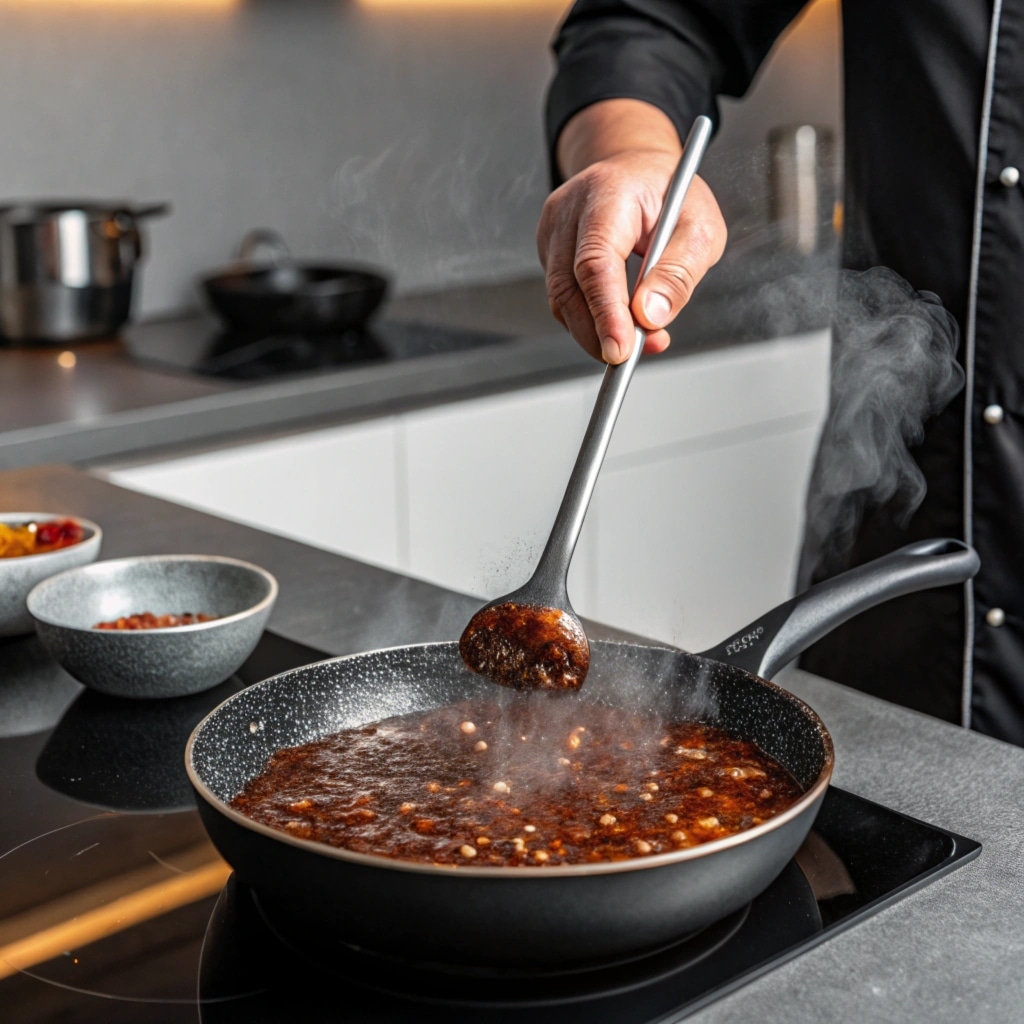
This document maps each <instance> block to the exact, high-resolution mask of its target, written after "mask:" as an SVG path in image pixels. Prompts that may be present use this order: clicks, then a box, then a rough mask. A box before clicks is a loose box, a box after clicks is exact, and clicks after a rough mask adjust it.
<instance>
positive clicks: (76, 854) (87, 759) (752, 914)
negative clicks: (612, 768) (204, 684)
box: [0, 634, 981, 1024]
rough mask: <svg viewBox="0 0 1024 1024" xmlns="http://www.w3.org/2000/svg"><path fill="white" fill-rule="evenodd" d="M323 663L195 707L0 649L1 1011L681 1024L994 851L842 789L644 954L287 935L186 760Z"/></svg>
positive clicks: (253, 670)
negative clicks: (549, 961)
mask: <svg viewBox="0 0 1024 1024" xmlns="http://www.w3.org/2000/svg"><path fill="white" fill-rule="evenodd" d="M322 657H324V655H322V654H321V653H320V652H317V651H314V650H312V649H310V648H307V647H302V646H300V645H298V644H293V643H291V642H290V641H287V640H284V639H282V638H280V637H276V636H274V635H272V634H265V635H264V638H263V640H262V641H261V642H260V645H259V647H258V648H257V650H256V651H255V652H254V654H253V655H252V657H251V658H250V659H249V661H248V662H247V663H246V664H245V665H244V666H243V667H242V669H241V670H240V671H239V673H238V675H237V676H236V677H234V678H232V679H231V680H229V681H228V682H226V683H224V684H222V685H221V686H219V687H217V688H216V689H214V690H211V691H209V692H207V693H205V694H201V695H198V696H195V697H189V698H181V699H178V700H167V701H153V702H134V701H121V700H114V699H112V698H106V697H102V696H101V695H99V694H95V693H92V692H90V691H85V690H83V689H82V688H81V687H80V686H79V685H78V684H77V683H75V682H74V681H73V680H71V679H70V678H69V677H68V676H66V675H65V674H64V673H63V672H62V671H61V670H60V669H59V668H57V666H55V665H54V664H53V663H52V662H51V661H49V659H48V657H47V656H46V655H45V653H44V652H43V651H42V649H41V648H40V647H39V645H38V643H37V641H36V640H35V638H26V639H21V640H15V641H4V642H0V668H2V671H0V793H2V794H3V808H4V813H3V815H0V1007H2V1009H0V1019H3V1020H11V1021H17V1022H19V1024H37V1022H38V1024H51V1022H55V1021H62V1022H63V1021H67V1022H76V1024H77V1022H81V1024H93V1022H95V1024H120V1022H136V1021H140V1022H142V1021H144V1022H158V1024H160V1022H167V1024H178V1022H196V1021H200V1022H221V1021H223V1022H243V1021H244V1022H246V1024H259V1022H266V1024H274V1022H278V1021H289V1022H290V1021H295V1020H303V1021H346V1022H351V1024H360V1022H364V1021H366V1022H369V1021H373V1022H388V1024H400V1022H406V1021H408V1022H413V1021H424V1020H440V1019H445V1020H455V1019H468V1020H487V1021H496V1022H499V1024H500V1022H502V1021H506V1020H507V1021H509V1022H511V1021H513V1020H516V1021H521V1020H523V1019H524V1014H529V1019H530V1021H531V1022H533V1024H546V1022H548V1021H551V1022H554V1021H558V1022H560V1024H573V1022H583V1021H587V1022H594V1024H600V1022H603V1021H609V1022H615V1024H634V1022H635V1024H653V1022H668V1021H674V1020H679V1019H682V1018H683V1017H685V1016H687V1015H688V1014H689V1013H692V1012H693V1011H694V1010H695V1009H697V1008H699V1007H701V1006H704V1005H706V1004H707V1003H709V1002H710V1001H712V1000H714V999H716V998H718V997H719V996H721V995H723V994H724V993H726V992H729V991H730V990H732V989H734V988H736V987H738V986H740V985H743V984H745V983H746V982H748V981H750V980H751V979H753V978H756V977H757V976H758V975H760V974H762V973H764V972H765V971H768V970H771V969H772V968H773V967H775V966H777V965H778V964H780V963H783V962H784V961H786V960H789V959H791V958H792V957H794V956H797V955H799V954H800V953H802V952H804V951H805V950H807V949H809V948H810V947H812V946H814V945H816V944H818V943H819V942H822V941H824V940H826V939H828V938H830V937H831V936H833V935H836V934H838V933H839V932H841V931H843V930H845V929H846V928H849V927H851V926H853V925H856V924H857V923H858V922H859V921H862V920H863V919H864V918H866V917H868V916H870V915H871V914H873V913H874V912H875V911H877V910H879V909H881V908H882V907H885V906H888V905H889V904H891V903H893V902H895V901H897V900H899V899H901V898H902V897H903V896H906V895H908V894H909V893H911V892H913V891H914V890H915V889H917V888H920V887H921V886H923V885H926V884H928V883H929V882H931V881H933V880H934V879H936V878H938V877H940V876H941V875H943V874H945V873H946V872H949V871H951V870H953V869H954V868H956V867H958V866H959V865H961V864H963V863H965V862H966V861H968V860H970V859H971V858H973V857H975V856H977V854H978V853H979V851H980V849H981V847H980V846H979V845H978V844H977V843H976V842H974V841H972V840H970V839H966V838H964V837H962V836H958V835H956V834H954V833H951V832H948V831H946V830H944V829H941V828H938V827H935V826H932V825H928V824H925V823H923V822H920V821H916V820H914V819H912V818H908V817H906V816H904V815H902V814H898V813H896V812H895V811H892V810H889V809H887V808H885V807H882V806H880V805H878V804H875V803H872V802H870V801H868V800H864V799H862V798H860V797H857V796H855V795H853V794H851V793H847V792H845V791H843V790H840V789H836V788H834V787H833V788H832V789H830V790H829V792H828V794H827V796H826V799H825V803H824V805H823V808H822V811H821V813H820V815H819V817H818V819H817V822H816V824H815V827H814V829H813V831H812V832H811V834H810V836H809V837H808V839H807V841H806V842H805V843H804V845H803V846H802V847H801V849H800V851H799V852H798V854H797V855H796V857H795V858H794V860H793V861H792V862H791V863H790V864H789V865H788V866H787V867H786V869H785V870H784V871H783V873H782V874H781V875H780V877H779V878H778V879H776V881H775V882H774V883H773V884H772V885H771V886H770V887H769V888H768V889H767V890H766V891H765V892H764V893H762V894H761V895H760V896H758V897H757V898H756V899H755V900H754V901H753V902H752V903H750V904H749V905H748V906H747V907H744V908H742V909H741V910H739V911H737V912H736V913H734V914H732V915H731V916H729V917H727V918H726V919H724V920H722V921H719V922H717V923H715V924H713V925H711V926H710V927H709V928H707V929H705V931H703V932H701V933H698V934H697V935H694V936H689V937H687V938H685V939H682V940H681V941H679V942H677V943H676V944H674V945H672V946H669V947H667V948H663V949H660V950H657V951H655V952H653V953H650V954H648V955H646V956H643V957H640V958H638V959H634V960H630V961H626V962H618V963H613V964H605V965H602V966H601V967H600V968H598V969H590V970H586V971H579V972H574V973H564V974H543V975H539V976H532V977H526V978H523V977H516V978H515V979H510V978H507V977H501V976H498V975H488V974H479V973H477V974H473V975H458V976H448V975H443V974H439V973H436V972H434V971H431V970H425V969H423V968H422V967H420V966H418V965H417V964H415V963H407V962H397V961H394V960H385V959H383V958H380V957H377V956H374V955H370V954H367V953H364V952H360V951H357V950H354V949H351V948H349V947H345V946H344V945H342V944H340V943H339V942H337V940H336V939H335V937H333V936H323V935H316V934H304V935H296V934H289V933H283V932H280V931H279V930H278V929H277V928H276V926H275V925H274V924H273V922H272V918H271V917H268V916H265V914H264V910H263V908H262V907H261V906H260V903H259V900H258V898H257V897H256V896H255V895H254V894H253V893H252V892H251V891H249V890H248V889H246V888H245V887H244V886H242V885H240V884H239V883H238V882H237V880H236V879H235V877H234V876H233V875H232V874H231V873H230V869H229V868H228V867H227V866H226V865H224V864H223V862H222V861H221V860H220V858H219V857H218V856H217V854H216V853H215V851H214V850H213V848H212V846H211V845H210V844H209V842H208V841H207V839H206V836H205V833H204V832H203V829H202V826H201V825H200V823H199V820H198V815H197V814H196V812H195V810H194V804H193V800H192V794H191V791H190V789H189V785H188V781H187V778H186V776H185V772H184V766H183V762H182V753H183V750H184V746H185V742H186V740H187V738H188V735H189V733H190V732H191V730H192V728H193V727H194V726H195V724H196V723H197V722H198V721H199V720H200V719H201V718H202V717H203V715H205V714H206V712H207V711H209V710H210V709H212V708H213V707H214V706H216V705H217V704H218V703H220V701H222V700H223V699H225V697H227V696H229V695H230V694H231V693H234V692H235V691H237V690H238V689H240V688H242V687H244V686H246V685H249V684H250V683H252V682H255V681H257V680H258V679H263V678H266V677H267V676H269V675H273V674H274V673H276V672H280V671H283V670H285V669H286V668H290V667H293V666H295V665H299V664H304V663H308V662H309V661H315V660H320V659H321V658H322Z"/></svg>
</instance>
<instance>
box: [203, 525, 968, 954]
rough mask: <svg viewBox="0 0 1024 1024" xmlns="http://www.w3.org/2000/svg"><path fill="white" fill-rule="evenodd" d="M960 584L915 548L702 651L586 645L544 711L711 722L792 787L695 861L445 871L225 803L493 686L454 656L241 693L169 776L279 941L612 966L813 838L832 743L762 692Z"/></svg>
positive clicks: (693, 854) (294, 677)
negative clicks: (337, 738) (358, 735)
mask: <svg viewBox="0 0 1024 1024" xmlns="http://www.w3.org/2000/svg"><path fill="white" fill-rule="evenodd" d="M977 569H978V557H977V555H976V554H975V552H974V551H973V550H972V549H971V548H970V547H968V546H967V545H965V544H963V543H961V542H959V541H955V540H931V541H922V542H918V543H915V544H912V545H909V546H908V547H905V548H902V549H900V550H899V551H896V552H894V553H892V554H890V555H886V556H884V557H883V558H880V559H877V560H876V561H874V562H870V563H868V564H867V565H865V566H861V567H859V568H857V569H853V570H850V571H849V572H847V573H845V574H843V575H842V576H839V577H836V578H835V579H832V580H828V581H826V582H825V583H821V584H818V585H817V586H816V587H813V588H811V589H810V590H809V591H807V592H806V593H804V594H802V595H799V596H798V597H795V598H793V599H792V600H790V601H788V602H787V603H785V604H783V605H781V606H779V607H778V608H775V609H773V610H772V611H770V612H768V613H767V614H765V615H764V616H762V617H761V618H760V619H758V620H757V621H755V622H753V623H751V625H749V626H747V627H746V628H745V629H742V630H740V631H739V632H737V633H736V634H734V635H732V636H730V637H729V638H728V639H727V640H725V641H723V642H722V643H721V644H719V645H718V646H717V647H714V648H712V649H710V650H708V651H705V652H704V653H703V654H699V655H697V654H687V653H685V652H682V651H676V650H670V649H667V648H658V647H647V646H643V645H639V644H619V643H606V642H595V643H594V644H593V645H592V661H591V670H590V674H589V675H588V677H587V682H586V684H585V685H584V686H583V688H582V689H581V690H580V691H579V693H578V694H576V695H574V696H571V697H564V698H560V699H563V700H580V701H582V702H587V701H601V702H604V703H610V704H612V705H615V706H620V707H622V708H623V709H624V710H629V711H644V712H654V713H657V714H659V715H661V716H663V717H664V718H666V719H680V718H685V719H697V720H700V721H704V722H708V723H711V724H714V725H718V726H720V727H722V728H724V729H726V730H727V731H728V732H729V733H731V734H732V735H733V736H736V737H739V738H742V739H745V740H750V741H753V742H754V743H755V744H756V745H757V746H758V747H759V748H760V749H761V750H762V751H764V752H765V753H767V754H769V755H771V756H772V757H774V758H775V759H776V760H777V761H779V762H780V763H781V764H782V765H783V766H784V767H785V768H787V769H788V770H789V771H790V772H791V773H792V775H793V776H794V777H795V778H796V779H797V780H798V781H799V783H800V784H801V786H802V787H803V789H804V794H803V796H802V797H801V798H800V799H799V800H798V801H797V802H796V803H795V804H794V805H793V806H792V807H790V808H789V809H787V810H786V811H784V812H782V813H781V814H779V815H777V816H776V817H774V818H771V819H770V820H768V821H766V822H764V823H763V824H761V825H758V826H755V827H754V828H751V829H748V830H747V831H745V832H741V833H738V834H736V835H732V836H728V837H726V838H724V839H720V840H716V841H714V842H710V843H706V844H703V845H700V846H696V847H690V848H688V849H683V850H677V851H673V852H670V853H664V854H657V855H653V856H648V857H641V858H634V859H630V860H625V861H617V862H612V863H601V864H586V865H558V866H551V867H544V868H505V867H456V868H453V867H449V866H445V867H442V866H436V865H432V864H419V863H412V862H406V861H399V860H394V859H391V858H387V857H380V856H374V855H367V854H359V853H353V852H350V851H346V850H342V849H337V848H334V847H330V846H327V845H324V844H321V843H317V842H313V841H309V840H303V839H297V838H294V837H292V836H289V835H286V834H285V833H283V832H280V831H277V830H275V829H272V828H269V827H268V826H265V825H261V824H258V823H256V822H254V821H252V820H250V819H248V818H246V817H244V816H243V815H241V814H239V813H238V812H236V811H234V810H233V809H232V808H231V807H230V806H229V805H228V803H227V801H228V800H230V799H231V797H232V796H234V795H235V794H236V793H237V792H238V791H239V790H240V789H241V788H242V787H243V786H244V785H245V783H246V782H247V781H248V780H249V779H250V778H252V777H253V776H254V775H256V774H258V773H259V772H260V770H261V769H262V768H263V766H264V764H265V762H266V760H267V758H268V756H269V755H270V754H271V753H273V752H274V751H276V750H278V749H280V748H281V747H286V746H293V745H296V744H301V743H306V742H309V741H311V740H313V739H317V738H319V737H321V736H324V735H326V734H328V733H331V732H334V731H336V730H338V729H342V728H347V727H352V726H356V725H361V724H365V723H368V722H371V721H376V720H379V719H382V718H387V717H390V716H392V715H397V714H405V713H409V712H416V711H424V710H427V709H431V708H436V707H440V706H443V705H447V704H451V703H453V702H455V701H459V700H464V699H470V698H480V697H493V696H494V694H495V687H494V684H493V683H491V682H488V681H487V680H485V679H483V678H482V677H480V676H477V675H475V674H473V673H471V672H469V670H467V669H466V668H465V666H464V665H463V664H462V661H461V659H460V657H459V653H458V645H457V644H456V643H454V642H452V643H435V644H423V645H418V646H410V647H396V648H391V649H388V650H381V651H371V652H368V653H363V654H355V655H350V656H348V657H342V658H335V659H332V660H330V661H324V662H320V663H318V664H316V665H310V666H307V667H305V668H300V669H297V670H294V671H291V672H285V673H284V674H282V675H279V676H275V677H273V678H272V679H268V680H265V681H264V682H262V683H257V684H255V685H253V686H251V687H249V688H248V689H247V690H244V691H242V692H241V693H239V694H236V695H235V696H233V697H231V698H229V699H228V700H227V701H225V702H224V703H223V704H221V705H220V706H219V707H217V708H216V709H214V711H212V712H211V713H210V714H209V715H208V716H207V717H206V718H205V719H204V720H203V721H202V722H201V723H200V724H199V725H198V726H197V727H196V729H195V731H194V732H193V733H192V736H191V738H190V740H189V743H188V748H187V750H186V753H185V761H186V769H187V771H188V774H189V778H190V780H191V782H192V785H193V787H194V788H195V790H196V793H197V795H198V797H199V799H198V801H197V803H198V808H199V813H200V817H201V818H202V821H203V824H204V826H205V827H206V830H207V832H208V833H209V835H210V837H211V839H212V840H213V843H214V845H215V846H216V847H217V849H218V850H219V851H220V853H221V854H222V856H223V857H224V858H225V860H227V861H228V863H229V864H231V865H232V867H233V868H234V869H235V871H236V873H237V875H238V878H239V880H240V881H241V882H243V883H245V884H247V885H249V886H250V887H251V888H252V889H253V891H254V893H255V894H256V897H257V899H258V901H259V904H260V906H261V908H262V910H263V912H264V914H265V915H266V917H267V918H268V920H269V921H270V922H271V923H272V924H273V925H274V926H275V927H276V928H278V929H280V930H282V931H284V932H285V933H287V934H302V935H303V936H304V937H305V938H306V939H309V937H310V936H313V937H314V939H313V941H315V942H318V943H320V944H321V945H322V946H323V948H327V949H329V948H330V945H331V944H334V945H335V946H337V945H338V944H341V945H347V946H355V947H358V948H360V949H361V950H364V951H371V952H373V953H376V954H379V955H382V956H384V957H388V958H393V959H394V960H395V961H396V962H397V963H401V962H402V961H413V960H415V961H417V962H419V963H420V964H422V963H423V962H424V961H428V962H430V963H432V964H434V965H436V966H438V967H439V968H440V969H444V970H455V971H469V972H473V971H477V970H480V969H500V970H501V971H502V972H506V973H507V972H517V971H518V972H523V973H533V974H535V973H537V972H542V973H543V972H551V971H562V970H575V969H579V968H580V967H583V966H588V965H592V964H595V963H600V962H613V961H621V960H623V959H626V958H629V957H634V956H639V955H643V954H644V953H647V952H650V951H652V950H654V949H657V948H660V947H663V946H665V945H668V944H671V943H673V942H676V941H678V940H680V939H681V938H683V937H684V936H686V935H689V934H692V933H694V932H696V931H698V930H699V929H701V928H704V927H706V926H707V925H709V924H710V923H712V922H713V921H715V920H717V919H719V918H722V917H724V916H725V915H727V914H729V913H732V912H733V911H735V910H737V909H738V908H741V907H743V906H744V905H745V904H746V903H747V902H749V901H750V900H751V899H753V897H754V896H756V895H757V894H758V893H759V892H761V891H762V890H763V889H765V888H767V886H768V885H769V884H770V883H771V882H772V880H773V879H774V878H775V877H776V876H777V875H778V874H779V873H780V872H781V870H782V869H783V867H784V866H785V865H786V863H787V862H788V861H789V859H790V858H791V857H792V856H793V854H794V853H795V852H796V850H797V848H798V847H799V846H800V844H801V842H802V841H803V839H804V837H805V835H806V834H807V832H808V831H809V829H810V827H811V825H812V824H813V822H814V818H815V816H816V814H817V812H818V808H819V807H820V805H821V802H822V800H823V799H824V796H825V791H826V789H827V787H828V782H829V778H830V776H831V773H832V765H833V749H832V741H831V738H830V737H829V734H828V731H827V730H826V729H825V726H824V725H823V724H822V722H821V720H820V719H819V718H818V716H817V715H816V714H815V713H814V711H812V710H811V708H809V707H808V706H807V705H806V704H804V703H803V702H802V701H800V700H799V699H798V698H796V697H795V696H793V695H792V694H790V693H788V692H787V691H785V690H783V689H782V688H780V687H779V686H776V685H775V684H774V683H772V682H770V681H769V679H770V677H771V676H772V675H773V674H774V673H775V672H776V671H777V670H778V669H779V668H781V667H782V666H783V665H785V664H787V663H788V662H789V661H790V660H791V659H792V658H794V657H795V656H796V655H797V654H799V653H800V651H802V650H803V649H804V648H806V647H807V646H808V645H810V644H811V643H813V642H814V641H816V640H818V639H820V638H821V637H822V636H824V635H825V634H826V633H827V632H828V631H829V630H830V629H832V628H834V627H835V626H837V625H839V624H840V623H842V622H845V621H846V620H847V619H848V618H851V617H852V616H853V615H856V614H857V613H858V612H861V611H864V610H865V609H867V608H870V607H872V606H874V605H876V604H879V603H881V602H883V601H885V600H888V599H889V598H892V597H896V596H899V595H902V594H907V593H912V592H913V591H916V590H923V589H926V588H930V587H938V586H943V585H947V584H954V583H962V582H964V581H966V580H967V579H969V578H970V577H971V576H973V575H974V574H975V572H977ZM544 699H548V698H544Z"/></svg>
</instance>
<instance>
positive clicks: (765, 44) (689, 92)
mask: <svg viewBox="0 0 1024 1024" xmlns="http://www.w3.org/2000/svg"><path fill="white" fill-rule="evenodd" d="M806 2H807V0H576V3H575V4H574V5H573V7H572V9H571V10H570V11H569V13H568V15H567V16H566V18H565V20H564V21H563V22H562V25H561V26H560V28H559V30H558V34H557V35H556V37H555V41H554V43H553V49H554V51H555V56H556V59H557V65H558V67H557V72H556V75H555V78H554V80H553V82H552V83H551V87H550V89H549V90H548V97H547V115H546V128H547V140H548V153H549V156H550V159H551V168H552V181H554V182H556V183H557V182H558V181H559V180H560V178H559V175H558V172H557V169H556V167H555V157H554V153H555V144H556V143H557V141H558V136H559V134H560V132H561V131H562V128H563V127H564V126H565V123H566V121H568V120H569V118H571V117H572V116H573V114H575V113H577V112H578V111H580V110H582V109H583V108H584V107H587V106H590V104H591V103H597V102H598V101H599V100H609V99H621V98H629V99H638V100H645V101H646V102H648V103H651V104H653V105H654V106H656V107H659V108H660V109H661V110H663V111H664V112H665V113H666V114H668V116H669V117H670V118H671V119H672V122H673V123H674V124H675V126H676V130H677V131H678V132H679V136H680V138H685V137H686V133H687V132H688V131H689V130H690V125H691V124H692V123H693V119H694V118H695V117H696V116H697V115H698V114H707V115H708V116H709V117H711V118H712V120H713V121H715V123H716V125H717V122H718V104H717V102H716V97H717V96H719V95H726V96H742V95H743V93H745V92H746V91H747V89H748V88H749V86H750V83H751V81H752V80H753V78H754V75H755V74H756V73H757V69H758V68H759V67H760V65H761V62H762V61H763V60H764V58H765V57H766V56H767V54H768V51H769V50H770V49H771V48H772V46H773V45H774V43H775V40H776V39H777V38H778V37H779V36H780V35H781V34H782V32H783V30H784V29H785V28H786V26H787V25H788V24H789V23H790V22H791V21H792V20H793V19H794V18H795V17H796V15H797V14H798V13H799V12H800V10H801V9H802V8H803V6H804V4H805V3H806Z"/></svg>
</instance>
